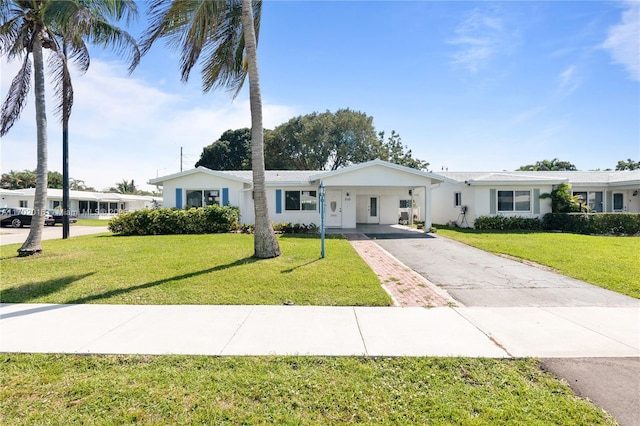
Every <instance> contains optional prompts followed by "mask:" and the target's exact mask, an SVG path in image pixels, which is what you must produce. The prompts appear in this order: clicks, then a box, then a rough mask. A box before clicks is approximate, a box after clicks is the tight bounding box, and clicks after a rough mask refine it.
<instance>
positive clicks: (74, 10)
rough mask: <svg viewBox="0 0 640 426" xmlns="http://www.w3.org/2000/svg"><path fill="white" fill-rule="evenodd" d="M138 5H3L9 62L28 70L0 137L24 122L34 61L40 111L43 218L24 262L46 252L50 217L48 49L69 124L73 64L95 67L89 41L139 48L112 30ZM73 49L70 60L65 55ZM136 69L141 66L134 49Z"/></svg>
mask: <svg viewBox="0 0 640 426" xmlns="http://www.w3.org/2000/svg"><path fill="white" fill-rule="evenodd" d="M135 12H136V8H135V3H134V2H133V0H84V1H81V0H40V1H36V0H32V1H27V0H2V2H0V53H1V54H2V55H6V57H7V59H9V60H13V59H16V58H20V59H21V60H22V66H21V67H20V70H19V71H18V74H17V75H16V76H15V77H14V79H13V80H12V82H11V85H10V86H9V90H8V93H7V96H6V98H5V101H4V103H3V105H2V110H1V112H0V136H4V135H5V134H7V132H8V131H9V129H11V127H12V126H13V124H14V123H15V122H16V121H17V120H18V118H19V117H20V113H21V112H22V110H23V108H24V105H25V102H26V99H27V95H28V93H29V91H30V85H31V72H32V64H31V57H32V56H33V75H34V82H35V85H34V94H35V99H36V101H35V106H36V135H37V136H36V140H37V168H36V170H37V181H36V191H35V200H34V208H35V210H36V212H37V213H38V214H37V215H36V216H35V218H34V220H33V221H32V222H31V228H30V230H29V235H28V236H27V239H26V241H25V242H24V244H23V245H22V247H20V248H19V249H18V254H19V255H20V256H28V255H32V254H36V253H40V252H42V247H41V240H42V231H43V228H44V218H45V217H44V214H43V213H42V212H44V210H45V208H46V205H47V191H46V188H47V177H48V176H47V161H48V159H47V132H46V127H47V117H46V105H45V83H44V55H43V50H44V49H48V50H49V51H50V52H51V54H50V56H49V71H50V73H51V75H52V77H53V80H54V88H55V94H56V98H57V99H58V101H59V103H58V105H57V110H58V112H59V113H60V115H61V118H62V121H63V122H67V121H68V117H69V115H70V114H71V107H72V104H73V88H72V85H71V76H70V74H69V69H68V67H67V59H71V60H73V61H74V62H75V63H76V64H78V65H79V67H80V70H81V71H86V70H87V69H88V67H89V54H88V50H87V46H86V45H85V44H84V41H83V40H84V39H85V38H86V39H88V40H89V41H90V42H91V43H94V44H99V45H102V46H115V47H116V48H117V49H120V51H125V50H127V49H128V48H130V47H131V46H134V47H135V46H136V45H135V42H134V41H133V38H131V37H130V36H128V34H127V33H126V32H123V31H121V30H120V29H119V28H117V27H115V26H113V25H111V24H110V23H109V20H111V19H113V20H120V19H122V18H125V17H129V16H132V14H135ZM66 49H68V51H69V52H70V54H69V55H68V56H67V55H66V54H65V53H64V51H65V50H66ZM133 51H134V56H133V60H132V64H131V66H132V67H134V66H135V65H136V63H137V60H136V59H137V55H136V52H137V49H136V48H134V49H133Z"/></svg>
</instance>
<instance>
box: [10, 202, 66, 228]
mask: <svg viewBox="0 0 640 426" xmlns="http://www.w3.org/2000/svg"><path fill="white" fill-rule="evenodd" d="M33 213H34V212H33V209H25V208H14V207H4V208H2V209H0V224H1V225H3V226H13V227H14V228H22V226H23V225H31V218H32V217H33ZM55 223H56V221H55V219H54V218H53V216H52V215H51V214H49V213H46V214H45V216H44V224H45V225H48V226H52V225H54V224H55Z"/></svg>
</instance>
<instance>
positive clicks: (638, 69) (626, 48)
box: [601, 0, 640, 81]
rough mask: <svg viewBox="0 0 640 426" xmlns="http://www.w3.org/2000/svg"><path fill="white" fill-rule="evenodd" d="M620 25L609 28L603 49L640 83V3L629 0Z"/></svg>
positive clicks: (635, 0)
mask: <svg viewBox="0 0 640 426" xmlns="http://www.w3.org/2000/svg"><path fill="white" fill-rule="evenodd" d="M624 4H625V6H626V8H625V10H624V12H623V13H622V17H621V21H620V23H618V24H616V25H614V26H612V27H611V28H609V32H608V36H607V39H606V40H605V41H604V43H602V45H601V47H602V48H604V49H606V50H608V51H609V54H610V55H611V57H612V59H613V62H614V63H616V64H620V65H622V66H623V67H625V68H626V69H627V71H628V72H629V75H630V77H631V78H632V79H633V80H636V81H640V2H639V1H637V0H627V1H626V2H624Z"/></svg>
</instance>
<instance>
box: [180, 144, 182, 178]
mask: <svg viewBox="0 0 640 426" xmlns="http://www.w3.org/2000/svg"><path fill="white" fill-rule="evenodd" d="M180 173H182V147H180Z"/></svg>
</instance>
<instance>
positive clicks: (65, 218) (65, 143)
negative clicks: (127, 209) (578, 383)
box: [62, 42, 69, 239]
mask: <svg viewBox="0 0 640 426" xmlns="http://www.w3.org/2000/svg"><path fill="white" fill-rule="evenodd" d="M62 55H63V56H64V59H65V62H66V60H67V45H66V43H64V42H63V44H62ZM65 66H66V65H65ZM62 86H63V87H62V93H63V95H62V96H63V98H62V99H63V102H64V106H63V107H62V109H63V113H62V116H63V120H62V239H67V238H69V117H68V116H67V115H66V113H65V111H66V109H67V102H66V96H65V94H66V91H67V87H66V86H67V85H66V80H65V79H62Z"/></svg>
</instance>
